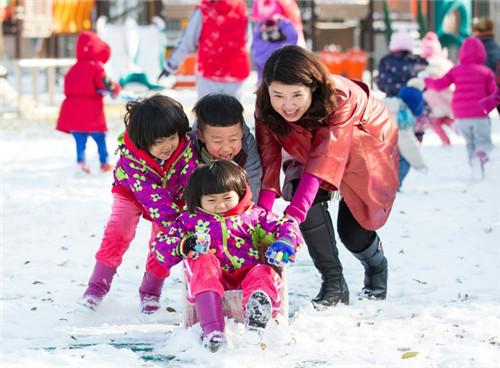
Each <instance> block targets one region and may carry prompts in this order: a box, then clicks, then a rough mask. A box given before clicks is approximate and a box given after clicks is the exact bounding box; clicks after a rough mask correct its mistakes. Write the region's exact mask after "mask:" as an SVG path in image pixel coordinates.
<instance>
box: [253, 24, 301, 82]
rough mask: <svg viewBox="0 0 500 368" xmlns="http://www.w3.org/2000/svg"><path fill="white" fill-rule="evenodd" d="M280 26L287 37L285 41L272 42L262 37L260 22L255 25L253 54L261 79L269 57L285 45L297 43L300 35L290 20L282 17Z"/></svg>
mask: <svg viewBox="0 0 500 368" xmlns="http://www.w3.org/2000/svg"><path fill="white" fill-rule="evenodd" d="M278 27H279V29H280V30H281V32H282V33H283V36H284V37H285V39H284V40H283V41H278V42H271V41H266V40H263V39H262V32H261V30H260V23H258V24H257V25H255V28H254V31H253V41H252V48H251V55H252V59H253V61H254V63H255V66H256V67H257V73H258V77H259V79H258V80H259V81H261V80H262V72H263V71H264V65H265V64H266V61H267V59H269V57H270V56H271V54H272V53H273V52H274V51H275V50H277V49H279V48H280V47H282V46H285V45H296V44H297V40H298V38H299V36H298V34H297V31H296V30H295V28H294V27H293V24H292V23H291V22H290V21H288V20H286V19H280V20H279V22H278Z"/></svg>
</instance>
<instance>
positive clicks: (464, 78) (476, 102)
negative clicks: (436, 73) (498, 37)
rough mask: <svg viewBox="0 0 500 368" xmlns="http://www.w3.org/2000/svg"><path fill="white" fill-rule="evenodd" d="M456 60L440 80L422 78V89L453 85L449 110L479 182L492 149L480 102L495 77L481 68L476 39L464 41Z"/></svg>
mask: <svg viewBox="0 0 500 368" xmlns="http://www.w3.org/2000/svg"><path fill="white" fill-rule="evenodd" d="M458 58H459V60H460V64H459V65H456V66H454V67H453V68H452V69H451V70H450V71H449V72H448V73H446V74H445V75H444V76H443V77H441V78H438V79H433V78H426V79H425V86H426V87H427V88H430V89H435V90H438V91H440V90H443V89H445V88H447V87H448V86H450V85H451V84H454V85H455V91H454V93H453V99H452V103H451V107H452V110H453V114H454V115H455V118H456V122H457V124H458V126H459V128H460V130H461V131H462V134H463V136H464V138H465V141H466V146H467V155H468V158H469V164H470V165H471V167H472V169H473V170H472V174H473V179H480V178H482V177H483V176H484V164H485V163H486V162H487V161H488V153H489V151H490V150H491V146H492V143H491V122H490V119H489V118H488V114H487V113H486V112H485V111H484V110H483V108H482V107H481V105H480V101H481V100H482V99H484V98H485V97H487V96H489V95H491V94H493V93H494V92H495V89H496V84H495V75H494V74H493V72H492V71H491V70H490V69H488V68H487V67H486V65H485V62H486V50H485V49H484V46H483V44H482V43H481V41H480V40H479V39H478V38H475V37H469V38H467V39H465V41H464V43H463V44H462V47H461V48H460V51H459V55H458Z"/></svg>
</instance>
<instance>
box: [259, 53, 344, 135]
mask: <svg viewBox="0 0 500 368" xmlns="http://www.w3.org/2000/svg"><path fill="white" fill-rule="evenodd" d="M274 81H276V82H280V83H283V84H287V85H292V84H301V85H303V86H306V87H308V88H310V89H311V93H312V102H311V106H310V107H309V109H308V110H307V111H306V113H305V114H304V116H303V117H302V118H301V119H300V122H299V124H300V125H301V126H303V127H304V128H306V129H309V130H312V129H315V128H317V127H319V126H322V125H326V124H327V123H328V121H327V120H328V119H327V118H328V115H330V113H332V112H333V111H334V110H335V108H336V106H335V102H334V100H333V99H332V96H334V95H335V88H334V85H333V81H332V79H331V78H330V73H329V72H328V70H327V69H326V67H325V66H324V65H323V64H321V62H320V60H319V58H318V57H317V56H316V55H315V54H313V53H312V52H310V51H307V50H305V49H304V48H302V47H300V46H296V45H288V46H283V47H281V48H279V49H277V50H276V51H274V52H273V53H272V54H271V56H270V57H269V59H267V61H266V64H265V65H264V71H263V76H262V82H261V83H260V85H259V88H258V89H257V100H256V103H255V109H256V117H257V118H258V119H260V120H262V121H263V122H264V123H265V124H266V125H267V126H269V128H271V130H272V131H274V132H276V133H277V134H279V135H286V134H287V133H288V132H290V126H289V124H288V123H287V122H286V121H285V119H284V118H283V117H282V116H281V115H280V114H279V113H278V112H277V111H276V110H274V108H273V107H272V105H271V97H270V96H269V85H270V84H271V83H272V82H274Z"/></svg>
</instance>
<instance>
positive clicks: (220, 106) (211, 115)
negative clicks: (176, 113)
mask: <svg viewBox="0 0 500 368" xmlns="http://www.w3.org/2000/svg"><path fill="white" fill-rule="evenodd" d="M193 112H194V113H195V114H196V123H197V128H198V129H200V130H201V131H203V130H204V128H205V125H209V126H214V127H230V126H233V125H236V124H240V125H241V126H242V127H243V123H244V119H243V106H242V105H241V103H240V101H238V100H237V99H236V98H235V97H233V96H229V95H226V94H223V93H211V94H208V95H206V96H203V97H202V98H201V99H200V100H199V101H198V102H197V103H196V105H195V106H194V108H193Z"/></svg>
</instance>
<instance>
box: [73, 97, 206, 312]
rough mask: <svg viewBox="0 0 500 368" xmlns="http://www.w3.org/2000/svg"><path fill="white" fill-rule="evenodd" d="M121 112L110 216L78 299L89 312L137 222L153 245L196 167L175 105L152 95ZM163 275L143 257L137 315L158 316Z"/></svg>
mask: <svg viewBox="0 0 500 368" xmlns="http://www.w3.org/2000/svg"><path fill="white" fill-rule="evenodd" d="M126 109H127V113H126V115H125V119H124V120H125V125H126V132H125V134H124V136H123V139H120V140H121V142H120V147H119V152H120V158H119V159H118V162H117V164H116V168H115V172H114V177H115V181H114V183H113V189H112V192H113V206H112V208H111V215H110V217H109V220H108V224H107V225H106V229H105V230H104V235H103V238H102V241H101V246H100V247H99V250H98V251H97V254H96V256H95V258H96V263H95V267H94V270H93V272H92V275H91V276H90V280H89V284H88V287H87V290H85V293H84V295H83V304H84V305H86V306H88V307H90V308H91V309H94V308H95V307H97V306H98V305H99V304H100V302H101V300H102V299H103V298H104V296H105V295H106V294H107V293H108V292H109V289H110V287H111V282H112V280H113V276H114V274H115V273H116V269H117V268H118V266H120V264H121V262H122V258H123V255H124V254H125V252H126V251H127V249H128V247H129V245H130V243H131V242H132V240H133V239H134V236H135V231H136V228H137V224H138V223H139V220H140V218H141V217H142V216H143V217H145V218H146V219H148V220H150V221H151V223H152V227H151V239H154V236H155V235H156V233H157V231H158V230H160V229H162V228H164V227H166V226H168V225H169V224H170V222H172V221H174V220H175V219H176V218H177V216H179V214H180V213H181V209H182V208H183V207H184V201H183V199H182V195H183V189H184V187H185V186H186V185H187V183H188V178H189V176H190V175H191V173H192V172H193V171H194V169H195V168H196V166H197V164H198V160H197V155H196V151H195V149H194V144H193V141H192V139H191V136H190V134H189V121H188V118H187V116H186V114H185V113H184V110H183V108H182V105H181V104H180V103H179V102H177V101H175V100H173V99H172V98H170V97H167V96H161V95H155V96H152V97H149V98H146V99H144V100H140V101H132V102H129V103H128V104H127V106H126ZM168 274H169V273H168V270H166V269H165V268H163V267H162V266H161V265H160V264H159V263H158V261H157V259H156V257H154V255H152V254H149V257H148V259H147V263H146V272H145V273H144V278H143V280H142V283H141V286H140V288H139V295H140V300H141V307H142V312H143V313H147V314H149V313H153V312H155V311H156V310H158V308H159V300H160V294H161V290H162V286H163V282H164V280H165V278H166V277H167V276H168Z"/></svg>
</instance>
